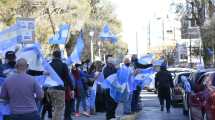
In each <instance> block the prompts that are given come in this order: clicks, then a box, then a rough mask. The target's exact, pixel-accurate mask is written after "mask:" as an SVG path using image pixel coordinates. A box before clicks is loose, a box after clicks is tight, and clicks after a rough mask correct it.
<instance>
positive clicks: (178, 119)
mask: <svg viewBox="0 0 215 120" xmlns="http://www.w3.org/2000/svg"><path fill="white" fill-rule="evenodd" d="M141 97H142V100H143V111H142V112H141V113H140V116H139V119H138V120H187V118H186V117H184V116H183V114H182V110H181V108H172V109H171V113H170V114H168V113H166V111H165V112H161V111H160V106H159V102H158V99H157V96H156V95H155V94H151V93H148V92H143V94H142V95H141Z"/></svg>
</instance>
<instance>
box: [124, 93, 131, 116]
mask: <svg viewBox="0 0 215 120" xmlns="http://www.w3.org/2000/svg"><path fill="white" fill-rule="evenodd" d="M131 102H132V93H129V94H128V99H127V100H126V101H125V102H123V109H124V114H129V113H131Z"/></svg>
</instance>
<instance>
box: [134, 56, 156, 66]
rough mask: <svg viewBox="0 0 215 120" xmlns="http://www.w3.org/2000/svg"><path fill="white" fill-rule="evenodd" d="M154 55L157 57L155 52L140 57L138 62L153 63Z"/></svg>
mask: <svg viewBox="0 0 215 120" xmlns="http://www.w3.org/2000/svg"><path fill="white" fill-rule="evenodd" d="M154 57H155V56H154V54H147V55H145V56H143V57H141V58H140V59H138V62H139V63H140V64H152V61H153V59H154Z"/></svg>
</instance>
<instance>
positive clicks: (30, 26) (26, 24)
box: [16, 18, 35, 43]
mask: <svg viewBox="0 0 215 120" xmlns="http://www.w3.org/2000/svg"><path fill="white" fill-rule="evenodd" d="M16 24H17V25H18V28H19V30H18V31H17V32H18V33H17V34H18V40H17V41H18V42H19V43H33V42H34V40H35V20H34V19H33V18H17V19H16Z"/></svg>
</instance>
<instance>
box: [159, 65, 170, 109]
mask: <svg viewBox="0 0 215 120" xmlns="http://www.w3.org/2000/svg"><path fill="white" fill-rule="evenodd" d="M173 87H174V85H173V79H172V76H171V73H170V72H169V71H167V68H166V65H165V64H162V65H161V67H160V71H159V72H158V73H157V74H156V75H155V88H156V89H157V90H158V97H159V101H160V105H161V111H163V110H164V101H166V110H167V113H170V104H171V88H173Z"/></svg>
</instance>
